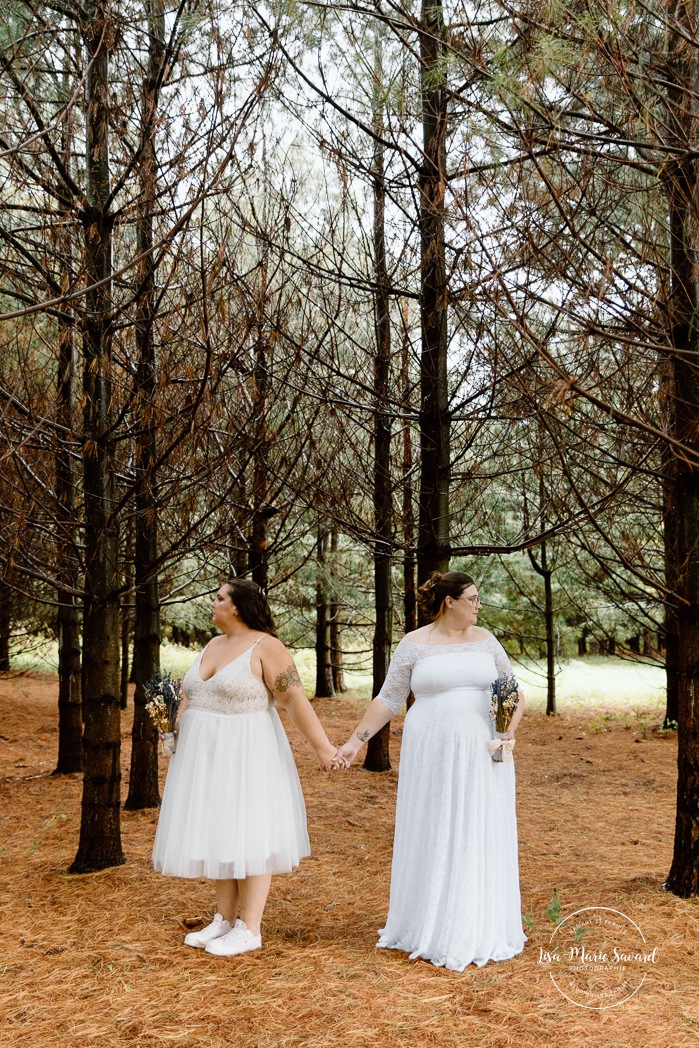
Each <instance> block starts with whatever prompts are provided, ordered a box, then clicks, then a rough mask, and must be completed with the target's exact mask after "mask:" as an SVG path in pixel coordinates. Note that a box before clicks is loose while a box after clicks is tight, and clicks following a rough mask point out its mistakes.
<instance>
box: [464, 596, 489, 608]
mask: <svg viewBox="0 0 699 1048" xmlns="http://www.w3.org/2000/svg"><path fill="white" fill-rule="evenodd" d="M458 599H459V600H467V601H468V602H469V604H472V605H473V607H474V608H475V607H477V606H478V605H479V604H480V605H481V607H483V605H482V603H481V598H480V597H479V596H478V594H476V595H475V597H464V596H461V597H459V598H458Z"/></svg>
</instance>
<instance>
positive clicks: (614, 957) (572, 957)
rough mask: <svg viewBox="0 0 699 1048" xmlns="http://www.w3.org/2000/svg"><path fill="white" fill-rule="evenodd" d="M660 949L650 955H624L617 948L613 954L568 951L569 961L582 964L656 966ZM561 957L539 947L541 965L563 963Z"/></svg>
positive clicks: (575, 949) (575, 947)
mask: <svg viewBox="0 0 699 1048" xmlns="http://www.w3.org/2000/svg"><path fill="white" fill-rule="evenodd" d="M657 951H658V947H657V946H655V947H654V948H653V949H652V950H651V951H650V953H624V952H623V951H622V950H619V949H617V947H616V946H615V947H614V949H613V951H612V952H611V953H606V952H601V951H595V950H587V949H586V948H585V947H584V946H571V947H570V948H569V949H568V956H567V958H566V959H567V960H568V961H569V962H570V961H578V962H579V963H580V964H623V963H628V962H630V961H636V962H638V963H642V964H655V963H656V962H657V959H658V958H657ZM561 960H562V958H561V955H560V953H558V952H557V951H556V950H544V949H542V947H541V946H540V947H539V963H540V964H541V963H542V962H544V963H548V964H551V963H553V962H556V961H557V962H558V963H559V964H560V963H561Z"/></svg>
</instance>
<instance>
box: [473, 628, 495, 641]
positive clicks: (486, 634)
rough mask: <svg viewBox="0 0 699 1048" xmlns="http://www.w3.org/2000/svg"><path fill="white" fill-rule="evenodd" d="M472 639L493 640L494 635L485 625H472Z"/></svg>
mask: <svg viewBox="0 0 699 1048" xmlns="http://www.w3.org/2000/svg"><path fill="white" fill-rule="evenodd" d="M471 629H472V631H473V640H495V637H494V636H493V634H492V633H491V632H490V630H487V629H486V628H485V626H472V627H471Z"/></svg>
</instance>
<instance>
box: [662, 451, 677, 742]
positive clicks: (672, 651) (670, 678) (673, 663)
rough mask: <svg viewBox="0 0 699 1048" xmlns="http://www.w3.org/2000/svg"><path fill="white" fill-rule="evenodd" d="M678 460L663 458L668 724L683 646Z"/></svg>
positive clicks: (672, 720) (673, 709)
mask: <svg viewBox="0 0 699 1048" xmlns="http://www.w3.org/2000/svg"><path fill="white" fill-rule="evenodd" d="M674 471H675V463H674V460H673V459H672V458H671V456H670V455H669V454H668V455H666V456H664V461H663V531H664V536H665V550H664V552H665V585H666V586H667V588H668V590H669V591H670V594H671V596H670V597H669V598H668V599H667V600H666V601H665V677H666V681H667V693H666V701H665V719H664V721H663V724H664V726H665V727H669V726H670V725H671V724H673V725H676V724H677V722H678V709H679V677H680V650H679V640H680V639H679V635H678V628H679V627H678V622H677V598H676V597H675V596H672V594H675V593H676V592H677V584H678V580H677V578H676V568H677V563H678V561H677V534H676V532H677V512H676V509H675V506H674V504H673V499H674V497H675V490H674V489H675V484H676V480H675V479H674V476H673V474H674Z"/></svg>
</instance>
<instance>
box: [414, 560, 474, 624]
mask: <svg viewBox="0 0 699 1048" xmlns="http://www.w3.org/2000/svg"><path fill="white" fill-rule="evenodd" d="M468 586H475V581H474V579H472V578H471V576H470V575H467V574H466V573H465V572H463V571H446V572H441V571H433V572H432V574H431V575H430V577H429V578H428V580H427V582H423V584H422V586H420V589H419V590H418V591H417V602H418V604H419V605H420V610H421V611H422V612H423V614H425V615H426V616H427V617H428V618H430V619H437V618H439V616H440V615H441V614H442V609H443V606H444V599H445V597H453V598H454V600H458V599H459V597H460V596H461V594H462V593H463V592H464V590H465V589H466V588H467V587H468Z"/></svg>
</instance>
